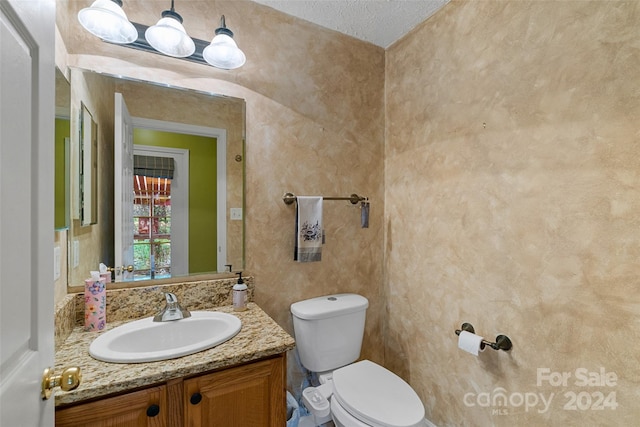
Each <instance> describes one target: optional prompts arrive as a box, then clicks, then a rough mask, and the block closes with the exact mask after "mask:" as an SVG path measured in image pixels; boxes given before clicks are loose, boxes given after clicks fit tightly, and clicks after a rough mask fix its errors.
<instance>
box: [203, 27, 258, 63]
mask: <svg viewBox="0 0 640 427" xmlns="http://www.w3.org/2000/svg"><path fill="white" fill-rule="evenodd" d="M202 56H203V57H204V60H205V61H207V62H208V63H209V64H211V65H213V66H214V67H217V68H222V69H225V70H233V69H235V68H239V67H242V66H243V65H244V63H245V62H246V60H247V58H246V57H245V56H244V52H242V51H241V50H240V49H239V48H238V45H236V42H235V41H234V40H233V39H232V38H231V37H229V36H228V35H226V34H217V35H216V36H215V37H214V38H213V40H212V41H211V44H210V45H209V46H207V47H205V48H204V51H203V52H202Z"/></svg>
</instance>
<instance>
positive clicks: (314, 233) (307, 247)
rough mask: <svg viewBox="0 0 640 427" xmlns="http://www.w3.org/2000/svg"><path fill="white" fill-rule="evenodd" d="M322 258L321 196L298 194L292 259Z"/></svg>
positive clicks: (315, 259) (317, 259) (309, 259)
mask: <svg viewBox="0 0 640 427" xmlns="http://www.w3.org/2000/svg"><path fill="white" fill-rule="evenodd" d="M321 258H322V197H316V196H313V197H312V196H298V197H297V204H296V247H295V251H294V254H293V260H294V261H298V262H312V261H320V260H321Z"/></svg>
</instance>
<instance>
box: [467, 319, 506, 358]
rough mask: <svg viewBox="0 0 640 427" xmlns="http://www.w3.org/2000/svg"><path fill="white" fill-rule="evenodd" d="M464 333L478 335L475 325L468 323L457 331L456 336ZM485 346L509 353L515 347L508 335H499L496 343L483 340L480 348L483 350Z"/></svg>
mask: <svg viewBox="0 0 640 427" xmlns="http://www.w3.org/2000/svg"><path fill="white" fill-rule="evenodd" d="M462 331H467V332H471V333H472V334H475V333H476V331H475V329H474V328H473V325H472V324H471V323H466V322H465V323H463V324H462V329H456V335H460V332H462ZM485 345H488V346H489V347H491V348H492V349H494V350H504V351H509V350H511V348H512V347H513V343H512V342H511V340H510V339H509V337H508V336H506V335H498V336H497V337H496V342H491V341H487V340H484V339H483V340H482V343H481V344H480V348H481V349H483V348H484V346H485Z"/></svg>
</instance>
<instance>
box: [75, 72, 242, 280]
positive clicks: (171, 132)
mask: <svg viewBox="0 0 640 427" xmlns="http://www.w3.org/2000/svg"><path fill="white" fill-rule="evenodd" d="M70 76H71V78H70V80H71V95H70V104H71V107H70V108H71V124H70V128H71V129H70V133H71V159H70V170H71V173H70V176H71V179H70V180H71V184H70V185H71V191H72V192H75V191H77V190H76V189H77V188H80V187H81V186H82V183H81V182H80V179H81V177H80V176H79V175H78V174H74V173H73V171H74V170H76V171H77V170H82V166H83V165H82V162H83V158H82V157H81V155H80V154H79V153H82V150H80V147H79V144H81V143H82V141H81V138H80V136H81V129H80V123H79V117H81V114H80V112H81V111H82V109H83V108H86V109H87V110H88V111H90V112H91V116H92V120H93V121H94V122H95V128H96V129H97V136H96V137H97V147H95V148H96V150H95V152H94V153H93V154H94V155H95V156H96V158H97V168H96V169H97V170H96V174H95V181H94V182H93V183H92V184H93V187H92V191H94V194H93V196H94V197H95V200H96V204H95V206H94V209H95V211H94V212H93V214H94V215H95V218H96V221H95V223H92V224H90V225H86V221H85V222H83V221H82V220H81V218H79V217H78V216H77V215H74V214H72V219H71V221H70V222H71V224H70V231H69V253H68V264H69V265H68V283H69V286H71V287H78V286H82V284H83V283H84V279H86V278H87V277H88V275H89V272H90V271H92V270H98V269H99V266H100V264H103V265H104V266H106V267H107V268H109V269H110V270H109V271H110V272H112V274H111V277H112V278H113V280H116V281H122V282H132V281H138V280H145V279H146V280H150V279H168V278H175V277H181V276H185V275H194V274H198V275H201V274H211V273H222V272H225V271H231V270H234V271H236V270H240V269H242V268H243V266H244V226H243V218H244V215H243V210H244V134H245V105H244V100H242V99H238V98H232V97H227V96H221V95H215V94H208V93H203V92H199V91H193V90H187V89H182V88H176V87H168V86H163V85H158V84H154V83H151V82H143V81H139V80H133V79H123V78H119V77H116V76H110V75H105V74H100V73H95V72H91V71H87V70H81V69H71V71H70ZM127 135H128V136H127ZM127 138H129V139H130V140H129V141H127ZM74 203H78V202H77V201H74V197H72V202H71V204H72V206H71V211H72V212H78V211H79V209H78V207H77V206H73V205H74ZM111 269H113V270H111ZM144 283H145V284H148V282H144Z"/></svg>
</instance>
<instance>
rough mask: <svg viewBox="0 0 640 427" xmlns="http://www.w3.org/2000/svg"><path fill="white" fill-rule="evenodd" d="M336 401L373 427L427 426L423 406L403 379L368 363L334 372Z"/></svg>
mask: <svg viewBox="0 0 640 427" xmlns="http://www.w3.org/2000/svg"><path fill="white" fill-rule="evenodd" d="M333 399H337V400H338V403H339V404H340V406H342V407H343V408H344V409H346V411H347V412H348V413H349V414H350V415H352V416H353V417H355V418H357V419H359V420H360V421H362V422H363V423H365V424H368V425H370V426H373V427H419V426H423V425H424V406H423V405H422V402H421V401H420V398H419V397H418V395H417V394H416V392H415V391H414V390H413V389H412V388H411V386H409V384H407V383H406V382H405V381H404V380H403V379H402V378H400V377H399V376H397V375H396V374H394V373H393V372H391V371H389V370H387V369H385V368H383V367H382V366H380V365H377V364H375V363H373V362H371V361H369V360H362V361H360V362H356V363H353V364H351V365H348V366H345V367H343V368H340V369H337V370H335V371H334V372H333Z"/></svg>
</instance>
